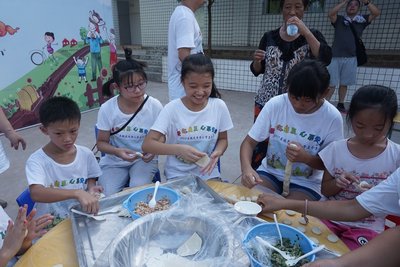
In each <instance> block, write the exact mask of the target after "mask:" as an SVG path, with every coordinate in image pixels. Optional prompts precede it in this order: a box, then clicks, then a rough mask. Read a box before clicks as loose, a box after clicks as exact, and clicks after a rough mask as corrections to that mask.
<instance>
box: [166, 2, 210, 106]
mask: <svg viewBox="0 0 400 267" xmlns="http://www.w3.org/2000/svg"><path fill="white" fill-rule="evenodd" d="M205 2H206V0H182V1H181V4H180V5H179V6H177V7H176V8H175V10H174V12H173V13H172V15H171V18H170V21H169V26H168V90H169V100H170V101H171V100H173V99H176V98H181V97H182V96H184V95H185V91H184V89H183V86H182V84H181V65H182V61H183V60H184V59H185V58H186V57H187V56H188V55H190V54H197V53H203V45H202V35H201V31H200V27H199V24H198V23H197V20H196V17H195V15H194V12H195V11H196V10H197V9H199V8H200V7H201V6H202V5H203V4H204V3H205Z"/></svg>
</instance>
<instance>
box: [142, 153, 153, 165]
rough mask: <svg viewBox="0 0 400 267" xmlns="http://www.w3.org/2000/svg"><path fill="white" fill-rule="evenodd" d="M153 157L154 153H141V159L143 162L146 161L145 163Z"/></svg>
mask: <svg viewBox="0 0 400 267" xmlns="http://www.w3.org/2000/svg"><path fill="white" fill-rule="evenodd" d="M153 158H154V155H153V154H150V153H144V154H143V157H142V160H143V161H144V162H146V163H149V162H150V161H152V160H153Z"/></svg>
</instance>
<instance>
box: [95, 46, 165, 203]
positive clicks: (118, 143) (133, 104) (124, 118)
mask: <svg viewBox="0 0 400 267" xmlns="http://www.w3.org/2000/svg"><path fill="white" fill-rule="evenodd" d="M125 57H126V60H122V61H119V62H118V63H117V64H116V65H114V67H113V78H112V79H111V80H110V81H108V82H107V83H105V84H104V85H103V92H104V93H105V94H107V95H109V94H110V93H111V92H110V85H111V84H112V83H116V84H117V86H118V91H119V94H118V95H116V96H114V97H112V98H111V99H109V100H107V101H106V102H105V103H104V104H103V105H102V106H101V107H100V110H99V114H98V117H97V125H96V126H97V128H98V129H99V132H98V136H97V147H98V149H99V150H100V151H101V152H103V153H104V154H105V155H104V157H101V158H100V167H101V170H102V172H103V174H102V175H101V176H100V177H99V184H101V185H102V186H103V188H104V194H105V195H106V196H108V195H111V194H114V193H116V192H119V191H121V190H122V189H123V188H124V187H125V186H127V185H129V186H130V187H135V186H141V185H144V184H148V183H151V182H152V180H153V177H154V174H155V173H156V172H158V157H157V156H154V155H153V154H149V153H143V151H142V143H143V140H144V138H145V137H146V135H147V133H148V132H149V130H150V127H151V126H152V125H153V123H154V121H155V120H156V119H157V116H158V114H159V113H160V111H161V109H162V105H161V103H160V101H158V100H157V99H155V98H153V97H151V96H148V95H146V85H147V75H146V73H145V72H144V70H143V66H142V65H141V64H140V63H139V62H137V61H136V60H133V59H132V58H131V51H130V50H129V49H125ZM134 114H136V115H134ZM133 116H134V118H133V119H131V118H132V117H133ZM127 123H128V124H127ZM124 126H125V127H124Z"/></svg>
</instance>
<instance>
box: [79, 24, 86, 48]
mask: <svg viewBox="0 0 400 267" xmlns="http://www.w3.org/2000/svg"><path fill="white" fill-rule="evenodd" d="M87 33H88V30H87V29H86V28H84V27H81V28H80V29H79V35H80V36H81V39H82V41H83V43H84V44H86V36H87Z"/></svg>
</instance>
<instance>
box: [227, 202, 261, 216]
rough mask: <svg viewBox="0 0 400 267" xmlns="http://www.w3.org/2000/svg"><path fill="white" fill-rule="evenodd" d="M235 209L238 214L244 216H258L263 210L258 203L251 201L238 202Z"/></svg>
mask: <svg viewBox="0 0 400 267" xmlns="http://www.w3.org/2000/svg"><path fill="white" fill-rule="evenodd" d="M234 208H235V210H236V211H237V212H240V213H242V214H244V215H253V216H255V215H257V214H259V213H260V212H261V210H262V208H261V206H260V205H258V204H257V203H254V202H251V201H238V202H236V203H235V205H234Z"/></svg>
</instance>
